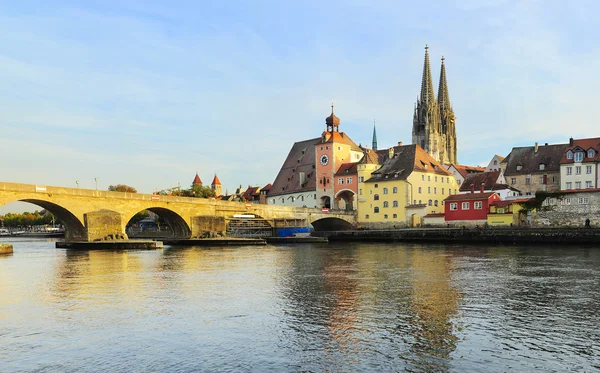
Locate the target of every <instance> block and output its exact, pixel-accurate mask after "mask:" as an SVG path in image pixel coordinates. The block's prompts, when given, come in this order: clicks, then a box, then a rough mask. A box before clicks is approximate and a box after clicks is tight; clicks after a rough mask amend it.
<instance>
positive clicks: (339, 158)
mask: <svg viewBox="0 0 600 373" xmlns="http://www.w3.org/2000/svg"><path fill="white" fill-rule="evenodd" d="M325 124H326V126H327V129H326V130H325V131H324V132H323V134H322V135H321V141H320V142H318V143H317V144H316V149H315V169H316V189H317V193H316V198H317V206H319V207H326V208H338V206H337V204H336V202H335V201H336V195H335V191H336V188H335V185H336V184H335V183H345V182H346V180H347V178H345V177H344V178H342V180H341V181H340V180H339V179H340V178H339V177H338V178H337V179H336V172H337V171H338V169H339V168H340V166H342V165H343V164H348V163H354V162H358V161H359V160H360V159H361V158H362V156H363V154H362V149H361V148H360V147H359V146H357V145H356V144H355V143H354V142H353V141H352V140H351V139H350V138H349V137H348V136H347V135H346V134H345V133H343V132H340V131H339V126H340V118H338V117H337V116H336V115H335V114H334V113H333V104H332V105H331V115H329V116H328V117H327V118H325Z"/></svg>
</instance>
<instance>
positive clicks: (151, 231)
mask: <svg viewBox="0 0 600 373" xmlns="http://www.w3.org/2000/svg"><path fill="white" fill-rule="evenodd" d="M125 232H126V233H127V236H128V237H129V238H130V239H142V238H143V239H154V238H156V239H159V238H178V239H187V238H190V237H191V235H192V231H191V229H190V227H189V225H188V223H187V222H186V221H185V220H184V219H183V218H182V217H181V216H180V215H179V214H177V213H176V212H174V211H171V210H169V209H165V208H162V207H152V208H149V209H146V210H142V211H139V212H137V213H136V214H135V215H133V216H132V217H131V219H129V221H128V222H127V225H126V226H125Z"/></svg>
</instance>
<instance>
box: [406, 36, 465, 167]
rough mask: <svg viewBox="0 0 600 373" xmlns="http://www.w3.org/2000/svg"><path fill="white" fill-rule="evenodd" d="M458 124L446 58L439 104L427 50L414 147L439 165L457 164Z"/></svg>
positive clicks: (439, 91)
mask: <svg viewBox="0 0 600 373" xmlns="http://www.w3.org/2000/svg"><path fill="white" fill-rule="evenodd" d="M455 120H456V117H455V116H454V110H453V108H452V105H451V104H450V94H449V93H448V82H447V79H446V66H445V64H444V57H442V67H441V69H440V81H439V86H438V97H437V100H436V99H435V95H434V91H433V79H432V77H431V66H430V63H429V47H428V46H425V61H424V63H423V77H422V79H421V94H420V95H419V98H418V99H417V102H416V104H415V110H414V115H413V131H412V142H413V144H417V145H419V146H420V147H421V148H423V149H425V151H426V152H427V153H429V154H430V155H431V156H432V157H433V158H434V159H435V160H436V161H439V162H441V163H442V164H446V163H457V143H456V126H455Z"/></svg>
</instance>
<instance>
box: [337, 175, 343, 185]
mask: <svg viewBox="0 0 600 373" xmlns="http://www.w3.org/2000/svg"><path fill="white" fill-rule="evenodd" d="M338 185H344V178H343V177H340V178H339V179H338Z"/></svg>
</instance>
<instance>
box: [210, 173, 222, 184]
mask: <svg viewBox="0 0 600 373" xmlns="http://www.w3.org/2000/svg"><path fill="white" fill-rule="evenodd" d="M210 185H221V180H219V178H218V177H217V174H215V177H214V178H213V181H212V183H211V184H210Z"/></svg>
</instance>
